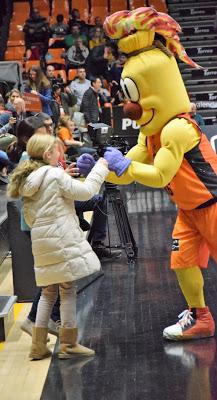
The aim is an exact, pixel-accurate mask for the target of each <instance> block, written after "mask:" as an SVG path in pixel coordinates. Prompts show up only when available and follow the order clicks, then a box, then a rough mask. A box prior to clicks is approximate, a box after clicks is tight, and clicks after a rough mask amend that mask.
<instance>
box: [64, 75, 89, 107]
mask: <svg viewBox="0 0 217 400" xmlns="http://www.w3.org/2000/svg"><path fill="white" fill-rule="evenodd" d="M90 85H91V83H90V81H89V80H88V79H86V70H85V68H84V67H78V69H77V76H76V78H75V79H74V80H73V81H72V82H71V83H70V85H69V89H70V90H71V92H72V94H74V95H75V96H76V98H77V102H76V111H79V110H80V106H81V102H82V98H83V95H84V93H85V92H86V90H87V89H89V87H90Z"/></svg>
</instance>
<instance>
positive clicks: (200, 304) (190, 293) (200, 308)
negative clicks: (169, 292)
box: [163, 266, 215, 340]
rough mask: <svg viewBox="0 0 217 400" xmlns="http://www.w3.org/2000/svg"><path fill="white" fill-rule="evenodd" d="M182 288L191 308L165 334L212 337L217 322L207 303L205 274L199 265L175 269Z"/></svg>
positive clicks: (170, 336) (183, 337)
mask: <svg viewBox="0 0 217 400" xmlns="http://www.w3.org/2000/svg"><path fill="white" fill-rule="evenodd" d="M175 273H176V276H177V279H178V282H179V285H180V288H181V290H182V293H183V295H184V297H185V299H186V301H187V303H188V306H189V309H188V310H185V311H183V312H182V313H181V314H180V315H179V318H180V319H179V322H177V323H176V324H175V325H171V326H169V327H167V328H165V329H164V331H163V336H164V337H165V338H166V339H170V340H187V339H200V338H204V337H211V336H213V335H214V333H215V323H214V320H213V318H212V315H211V313H210V311H209V308H208V307H206V305H205V300H204V293H203V285H204V281H203V275H202V273H201V270H200V268H199V267H197V266H195V267H191V268H186V269H176V270H175Z"/></svg>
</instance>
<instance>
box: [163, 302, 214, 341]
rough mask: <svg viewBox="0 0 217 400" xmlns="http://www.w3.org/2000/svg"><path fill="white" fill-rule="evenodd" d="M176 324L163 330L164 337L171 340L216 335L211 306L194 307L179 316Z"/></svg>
mask: <svg viewBox="0 0 217 400" xmlns="http://www.w3.org/2000/svg"><path fill="white" fill-rule="evenodd" d="M178 318H179V321H178V322H177V323H176V324H175V325H171V326H168V327H167V328H165V329H164V331H163V337H164V338H165V339H169V340H188V339H201V338H206V337H211V336H214V333H215V323H214V320H213V317H212V314H211V313H210V311H209V307H203V308H192V309H189V310H185V311H183V312H182V313H181V314H179V316H178Z"/></svg>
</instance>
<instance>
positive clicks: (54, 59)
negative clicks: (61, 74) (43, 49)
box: [45, 48, 65, 65]
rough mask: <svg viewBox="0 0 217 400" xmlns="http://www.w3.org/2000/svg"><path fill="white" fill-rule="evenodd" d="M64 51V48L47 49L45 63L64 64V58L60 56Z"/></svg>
mask: <svg viewBox="0 0 217 400" xmlns="http://www.w3.org/2000/svg"><path fill="white" fill-rule="evenodd" d="M63 53H65V49H64V48H60V49H48V52H47V54H46V56H45V59H46V63H47V64H63V65H65V59H64V58H63V57H62V54H63Z"/></svg>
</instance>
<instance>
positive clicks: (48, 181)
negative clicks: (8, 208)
mask: <svg viewBox="0 0 217 400" xmlns="http://www.w3.org/2000/svg"><path fill="white" fill-rule="evenodd" d="M107 174H108V169H107V167H106V166H104V165H102V164H99V163H96V165H95V166H94V168H93V169H92V171H91V172H90V173H89V175H88V176H87V178H86V179H85V180H84V181H83V182H81V181H79V180H78V179H75V178H72V177H70V176H69V175H68V174H67V173H66V172H65V171H64V170H62V169H61V168H56V167H52V166H43V167H40V168H39V169H37V170H36V171H34V172H32V173H31V174H30V175H29V176H28V178H27V180H26V182H25V185H24V186H23V188H22V189H21V190H20V195H21V196H22V197H23V203H24V205H23V212H24V217H25V220H26V222H27V224H28V225H29V226H30V227H31V238H32V252H33V256H34V268H35V277H36V283H37V285H38V286H46V285H51V284H54V283H61V282H69V281H74V280H76V279H80V278H82V277H85V276H87V275H90V274H92V273H94V272H96V271H98V270H99V269H100V262H99V259H98V258H97V256H96V254H95V253H94V252H93V250H92V248H91V246H90V244H89V243H88V242H87V240H86V239H85V234H84V232H83V231H82V230H81V229H80V227H79V220H78V217H77V215H76V212H75V207H74V201H73V200H80V201H85V200H88V199H90V198H91V197H92V196H93V195H94V194H96V193H98V191H99V189H100V186H101V185H102V183H103V181H104V179H105V177H106V176H107Z"/></svg>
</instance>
